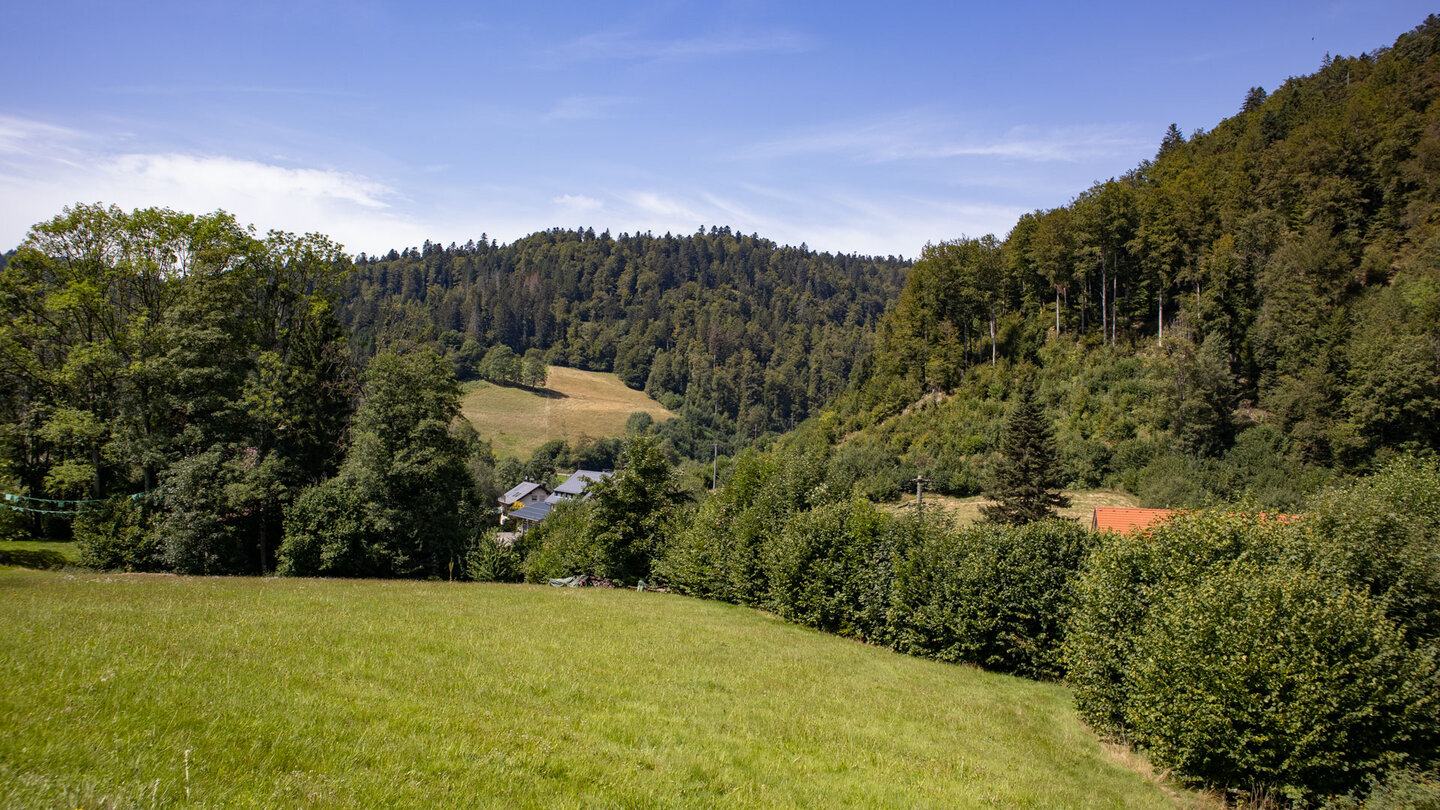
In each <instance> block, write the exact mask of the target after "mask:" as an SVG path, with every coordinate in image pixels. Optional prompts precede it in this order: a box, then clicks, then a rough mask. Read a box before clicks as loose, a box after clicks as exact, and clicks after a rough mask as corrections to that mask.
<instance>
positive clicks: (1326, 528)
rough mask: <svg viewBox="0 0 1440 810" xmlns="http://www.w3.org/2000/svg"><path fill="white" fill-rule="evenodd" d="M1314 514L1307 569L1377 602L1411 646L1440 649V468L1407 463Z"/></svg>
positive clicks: (1319, 503) (1328, 496) (1330, 493)
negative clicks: (1438, 643)
mask: <svg viewBox="0 0 1440 810" xmlns="http://www.w3.org/2000/svg"><path fill="white" fill-rule="evenodd" d="M1311 508H1312V512H1311V514H1310V515H1309V516H1308V517H1307V519H1306V520H1305V523H1304V525H1305V526H1306V528H1307V529H1308V531H1307V532H1306V533H1305V534H1304V535H1303V536H1302V540H1303V541H1304V543H1303V545H1302V547H1301V548H1299V549H1298V550H1297V553H1298V554H1299V555H1300V556H1301V558H1302V560H1301V562H1302V564H1305V565H1309V566H1312V567H1315V568H1317V569H1319V570H1322V571H1325V572H1327V573H1329V574H1331V575H1333V576H1335V577H1337V578H1338V579H1340V580H1342V581H1344V582H1346V583H1349V584H1350V585H1351V586H1353V587H1355V588H1359V589H1362V590H1364V591H1365V592H1367V593H1369V594H1370V595H1372V596H1374V597H1375V598H1376V599H1378V600H1379V602H1380V604H1381V606H1382V607H1383V609H1384V610H1385V613H1386V615H1387V616H1389V617H1390V618H1391V619H1393V620H1394V621H1395V622H1396V623H1398V624H1399V625H1400V627H1401V628H1402V629H1403V630H1405V632H1406V635H1407V637H1408V638H1409V639H1410V642H1411V643H1412V644H1427V643H1428V644H1434V643H1436V642H1440V465H1437V464H1436V462H1434V461H1428V462H1425V461H1418V460H1415V459H1400V460H1398V461H1395V462H1392V463H1391V464H1390V465H1388V466H1386V467H1385V468H1384V469H1382V470H1381V471H1380V472H1378V473H1376V474H1374V475H1371V476H1369V477H1367V478H1365V479H1363V480H1361V481H1359V482H1356V483H1353V484H1351V485H1349V486H1339V487H1332V488H1330V489H1328V490H1326V491H1324V492H1323V493H1321V494H1320V495H1318V496H1316V497H1315V498H1314V499H1313V501H1312V506H1311Z"/></svg>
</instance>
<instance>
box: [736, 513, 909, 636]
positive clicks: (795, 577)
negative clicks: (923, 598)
mask: <svg viewBox="0 0 1440 810" xmlns="http://www.w3.org/2000/svg"><path fill="white" fill-rule="evenodd" d="M903 533H904V532H903V529H902V528H901V527H900V526H898V525H897V523H896V521H895V520H894V519H893V518H890V517H888V516H886V515H884V514H882V513H881V512H880V511H879V510H877V509H876V508H875V506H874V505H873V504H871V503H870V502H869V501H865V500H859V499H856V500H851V501H845V502H840V503H834V504H826V505H823V506H818V507H816V508H814V509H811V510H809V511H805V512H799V513H797V514H796V515H795V516H794V517H792V518H791V519H790V520H789V521H788V522H786V524H785V526H784V528H783V529H782V530H781V531H780V533H779V536H778V537H776V538H775V539H774V540H773V541H772V542H770V543H767V544H766V547H765V549H764V553H763V558H762V564H763V566H764V568H765V576H766V580H767V581H768V582H769V585H770V594H769V600H768V603H769V605H770V606H771V607H772V608H773V609H774V610H775V612H777V613H779V614H780V615H781V616H783V617H785V618H787V619H789V620H791V621H794V622H798V623H800V624H805V625H809V626H811V627H817V628H819V629H821V630H828V631H830V632H835V633H840V634H841V635H847V636H854V637H857V638H863V639H867V640H870V641H883V640H884V637H885V629H886V628H885V617H886V610H887V608H888V607H889V601H890V588H891V579H892V577H893V572H894V567H895V563H894V559H895V555H896V552H897V549H898V547H899V545H900V536H901V535H903Z"/></svg>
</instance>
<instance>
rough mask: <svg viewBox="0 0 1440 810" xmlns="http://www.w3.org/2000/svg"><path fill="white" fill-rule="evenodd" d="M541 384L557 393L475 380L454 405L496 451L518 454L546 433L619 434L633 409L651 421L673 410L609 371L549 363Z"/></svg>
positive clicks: (549, 435) (560, 436)
mask: <svg viewBox="0 0 1440 810" xmlns="http://www.w3.org/2000/svg"><path fill="white" fill-rule="evenodd" d="M546 386H547V387H548V389H549V390H550V391H552V392H554V393H555V394H557V395H558V396H554V395H552V396H542V395H540V394H536V393H533V392H530V391H526V390H524V389H521V388H508V387H505V386H500V385H491V384H490V383H485V382H482V383H478V384H476V385H475V386H474V387H473V388H470V389H469V390H468V391H466V393H465V399H464V401H463V402H461V404H460V411H461V413H463V414H464V415H465V418H466V419H469V420H470V423H471V424H472V425H474V426H475V429H476V430H478V431H479V432H480V435H481V436H484V437H487V438H489V439H490V440H491V442H492V444H493V446H494V448H495V452H496V454H497V455H514V456H517V457H519V458H522V459H523V458H528V457H529V456H530V454H531V453H533V452H535V448H537V447H539V446H540V445H542V444H544V443H545V442H547V441H549V440H551V439H567V440H569V441H571V442H574V441H575V440H576V439H579V438H580V437H581V436H589V437H591V438H596V439H598V438H603V437H606V436H620V435H623V434H624V433H625V420H626V419H628V418H629V417H630V414H632V413H634V412H636V411H645V412H647V413H649V414H650V415H651V416H653V417H655V419H656V421H660V420H664V419H669V418H671V417H672V416H674V414H672V413H671V412H670V411H667V410H666V409H665V408H664V407H663V406H662V405H660V403H658V402H656V401H655V400H653V399H651V398H650V397H648V396H646V395H645V393H644V392H643V391H635V390H632V389H630V388H626V387H625V384H624V383H622V382H620V378H619V377H616V376H615V375H614V374H605V373H600V372H594V371H581V370H579V369H574V368H562V367H560V366H550V374H549V380H548V381H547V383H546Z"/></svg>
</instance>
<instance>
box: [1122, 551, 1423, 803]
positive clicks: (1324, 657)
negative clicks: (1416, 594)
mask: <svg viewBox="0 0 1440 810" xmlns="http://www.w3.org/2000/svg"><path fill="white" fill-rule="evenodd" d="M1156 607H1157V610H1156V611H1155V613H1154V615H1153V617H1151V618H1150V619H1149V620H1148V621H1147V622H1146V627H1145V632H1144V633H1143V634H1142V635H1141V636H1140V640H1139V644H1138V645H1137V647H1136V650H1135V658H1134V666H1133V668H1132V669H1131V670H1130V672H1129V674H1128V681H1129V689H1130V697H1129V700H1128V702H1127V704H1126V720H1127V723H1128V725H1129V726H1130V727H1131V728H1133V729H1134V730H1135V733H1136V738H1137V739H1138V740H1139V741H1140V742H1141V743H1142V744H1143V745H1145V746H1146V747H1147V748H1149V750H1150V752H1151V756H1152V757H1154V758H1155V760H1156V761H1158V762H1163V763H1165V764H1167V765H1171V766H1174V767H1176V768H1178V769H1179V770H1180V771H1181V772H1183V773H1184V774H1186V775H1187V776H1189V777H1191V778H1194V779H1198V780H1202V781H1205V782H1208V783H1210V784H1216V785H1226V786H1248V785H1251V784H1254V783H1262V784H1269V785H1275V786H1281V787H1285V788H1289V789H1291V790H1294V789H1297V788H1298V789H1299V791H1300V792H1301V793H1302V795H1306V796H1315V795H1326V794H1334V793H1339V792H1343V791H1345V790H1346V789H1347V788H1349V787H1350V786H1352V785H1354V784H1355V782H1356V781H1357V780H1358V779H1359V778H1362V777H1364V776H1366V775H1371V774H1375V773H1377V772H1379V771H1381V770H1383V769H1384V768H1386V767H1388V766H1392V765H1395V764H1399V763H1403V762H1406V761H1413V758H1414V757H1416V756H1419V757H1422V758H1425V759H1433V756H1434V746H1435V744H1436V742H1437V741H1440V740H1437V734H1440V724H1437V721H1440V691H1437V687H1440V679H1437V669H1436V661H1435V655H1434V651H1433V650H1429V651H1425V652H1421V651H1417V650H1412V649H1409V648H1407V646H1406V645H1405V644H1404V641H1403V637H1402V635H1401V633H1400V632H1399V631H1398V630H1397V629H1396V628H1395V627H1394V625H1393V624H1391V623H1390V622H1388V621H1387V620H1386V619H1385V617H1384V615H1383V613H1382V612H1381V611H1380V610H1379V608H1378V606H1377V605H1376V604H1375V603H1374V602H1372V601H1371V600H1370V599H1368V598H1367V597H1365V596H1364V595H1363V594H1360V593H1356V592H1354V591H1351V590H1349V589H1348V588H1346V587H1344V586H1343V585H1339V584H1337V583H1336V582H1335V581H1334V580H1331V579H1328V578H1326V577H1323V576H1321V575H1320V574H1318V573H1315V572H1312V571H1305V570H1303V569H1296V568H1289V567H1286V566H1261V567H1256V566H1254V565H1252V564H1250V563H1249V562H1248V561H1227V562H1226V563H1223V564H1220V565H1217V566H1215V567H1214V568H1213V569H1211V570H1210V571H1209V572H1208V573H1207V575H1206V576H1204V577H1203V578H1202V579H1201V581H1200V582H1199V583H1198V584H1196V585H1195V586H1193V587H1189V588H1183V589H1180V588H1177V589H1175V590H1173V591H1171V592H1170V593H1168V594H1167V595H1166V596H1165V599H1164V603H1163V605H1158V606H1156Z"/></svg>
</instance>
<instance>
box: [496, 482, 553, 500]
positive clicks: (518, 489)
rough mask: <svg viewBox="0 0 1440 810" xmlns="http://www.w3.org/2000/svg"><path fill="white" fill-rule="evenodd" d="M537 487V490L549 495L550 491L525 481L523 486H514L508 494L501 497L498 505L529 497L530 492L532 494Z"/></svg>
mask: <svg viewBox="0 0 1440 810" xmlns="http://www.w3.org/2000/svg"><path fill="white" fill-rule="evenodd" d="M537 487H538V488H539V489H542V490H545V494H546V495H549V494H550V490H548V489H545V487H543V486H540V485H539V484H537V483H535V482H534V481H526V482H525V483H523V484H516V485H515V487H514V488H512V489H511V490H510V491H509V492H507V493H505V494H504V495H501V496H500V503H514V502H516V501H518V500H520V499H521V498H523V497H525V496H526V495H529V494H530V493H531V492H534V491H535V489H536V488H537Z"/></svg>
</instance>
